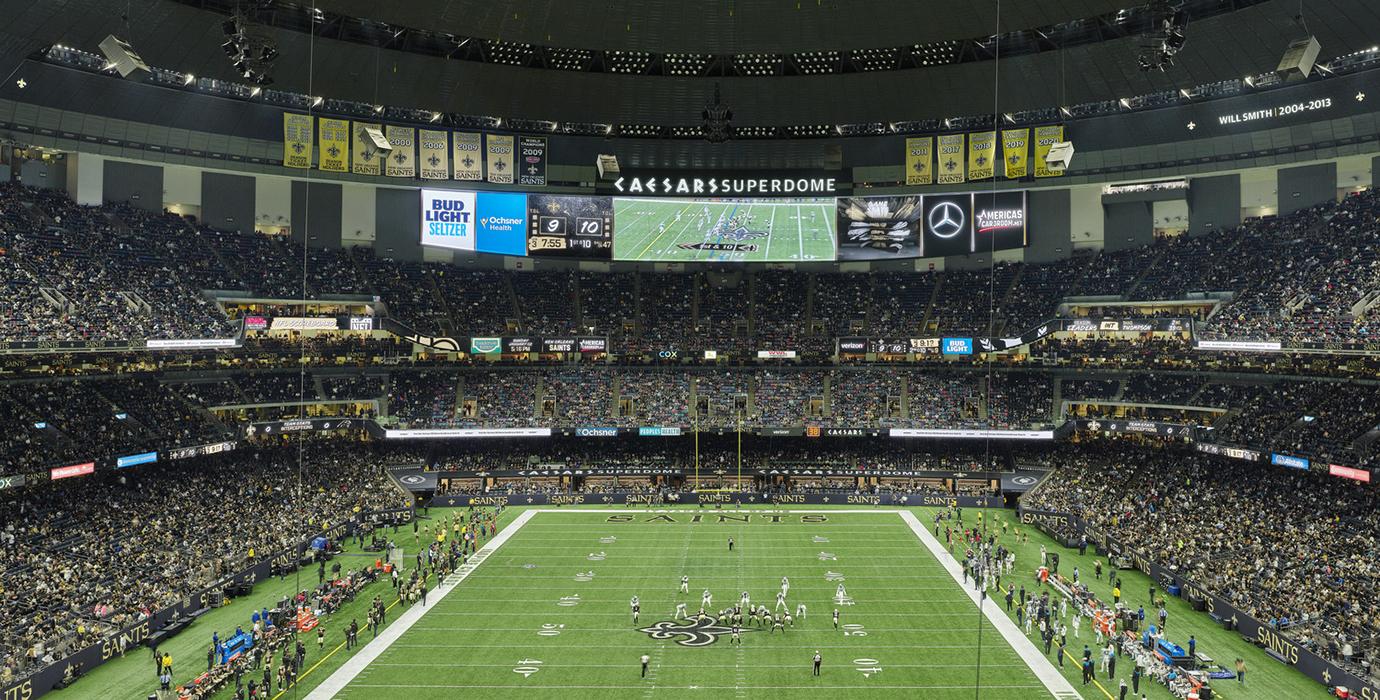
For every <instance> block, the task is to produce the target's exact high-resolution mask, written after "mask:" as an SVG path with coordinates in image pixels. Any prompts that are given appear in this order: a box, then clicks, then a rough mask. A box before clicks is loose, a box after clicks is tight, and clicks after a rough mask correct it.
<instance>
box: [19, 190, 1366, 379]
mask: <svg viewBox="0 0 1380 700" xmlns="http://www.w3.org/2000/svg"><path fill="white" fill-rule="evenodd" d="M1377 216H1380V197H1377V196H1376V194H1375V193H1374V190H1366V191H1363V192H1360V193H1356V194H1352V195H1350V196H1348V197H1346V198H1344V199H1343V200H1342V201H1341V202H1340V203H1337V204H1331V203H1329V204H1323V205H1318V206H1314V207H1311V208H1308V209H1304V210H1302V211H1299V212H1295V213H1292V214H1289V215H1286V216H1280V217H1267V218H1263V219H1257V220H1251V221H1248V222H1246V223H1245V224H1243V225H1241V226H1239V227H1235V228H1230V229H1223V230H1215V231H1210V232H1207V233H1205V234H1203V235H1201V236H1195V237H1191V238H1190V237H1187V236H1180V237H1176V238H1167V239H1162V240H1159V241H1157V242H1156V243H1155V244H1154V245H1151V246H1149V247H1145V248H1139V249H1133V250H1127V251H1115V252H1108V251H1103V252H1099V253H1096V254H1094V255H1091V256H1089V255H1088V254H1085V253H1082V252H1079V253H1078V254H1077V255H1076V256H1075V257H1073V258H1070V259H1065V260H1060V261H1054V262H1048V263H1041V264H1024V263H1001V264H998V265H996V266H995V267H993V268H992V269H990V270H952V271H941V272H934V271H931V272H926V273H919V274H914V273H912V274H905V273H896V272H887V273H877V274H861V273H829V272H821V273H788V272H783V271H772V270H765V271H760V272H758V271H751V270H744V271H736V272H732V273H721V272H697V273H688V274H685V273H611V274H607V275H597V274H593V273H585V272H581V273H578V274H576V273H571V272H560V271H550V272H548V271H538V272H505V271H498V270H474V269H460V268H456V267H453V266H450V265H445V264H441V263H423V262H406V261H398V260H393V259H389V258H385V257H379V256H377V255H376V254H375V253H374V252H373V251H372V250H370V249H367V248H349V249H339V250H321V249H313V248H310V247H302V246H300V244H298V243H297V242H294V241H291V240H285V239H282V238H276V237H273V236H269V235H266V234H261V233H255V232H248V233H242V232H237V231H219V230H215V229H213V228H210V227H207V226H205V225H196V224H194V223H192V222H190V221H188V220H187V219H185V218H183V217H180V216H177V215H175V214H171V213H163V214H156V213H150V212H146V211H142V210H139V209H136V208H134V207H131V206H129V205H127V204H106V205H103V206H100V207H86V206H79V205H76V204H74V203H73V202H72V201H71V200H70V199H68V198H67V197H66V196H65V195H63V194H61V193H59V192H55V191H52V190H43V189H32V188H24V187H22V186H20V185H17V184H13V183H6V184H4V185H3V186H0V249H3V253H0V269H3V271H4V272H5V273H6V274H5V275H4V278H5V280H6V284H5V285H4V287H3V288H0V295H2V296H0V306H3V308H4V309H5V310H6V311H7V312H8V313H5V314H3V315H2V318H0V340H31V339H40V338H41V339H48V340H52V339H84V340H85V339H127V338H131V337H134V338H149V337H167V338H197V337H224V336H226V335H227V334H230V333H233V332H234V328H233V326H232V325H231V324H230V323H229V322H228V321H227V319H226V318H225V316H224V314H223V313H222V312H220V311H219V310H218V309H217V307H216V305H215V304H214V303H213V302H211V301H210V300H209V299H208V298H207V297H206V296H204V295H203V294H202V290H229V291H236V292H239V293H248V294H251V295H255V296H260V297H268V298H278V299H293V298H301V297H302V296H303V295H304V294H305V295H306V296H307V297H308V298H320V297H321V295H323V294H364V295H372V296H377V297H379V298H380V300H381V301H383V302H384V304H386V306H387V309H388V312H389V314H390V315H391V316H392V317H394V318H396V319H397V320H399V321H401V322H403V323H404V324H405V325H407V326H409V327H412V328H414V329H417V330H419V331H421V332H423V333H437V332H446V333H449V334H451V335H454V336H468V335H477V336H494V335H505V334H507V335H512V334H536V335H541V334H548V335H549V334H557V335H569V334H571V333H575V332H581V331H583V332H596V333H600V334H606V335H609V336H610V337H612V338H613V339H614V340H615V345H613V346H612V347H613V349H614V350H615V351H617V352H633V353H656V352H659V351H661V350H667V349H678V350H688V349H718V350H720V351H737V352H740V353H741V352H750V351H752V350H754V349H763V348H768V347H772V348H777V347H780V346H785V345H789V346H790V348H789V349H797V350H800V351H802V352H811V353H821V354H824V353H828V351H829V350H831V349H832V342H833V338H835V337H838V336H843V335H859V334H875V335H899V336H903V337H904V336H908V335H914V334H917V333H921V332H940V333H946V334H948V333H953V334H970V335H985V334H988V333H991V334H1003V333H1004V334H1006V335H1011V334H1013V333H1019V332H1021V331H1023V330H1025V329H1028V328H1030V327H1033V326H1034V325H1035V324H1038V323H1040V322H1042V321H1044V320H1047V319H1049V318H1052V317H1053V316H1054V313H1055V310H1056V307H1057V306H1058V304H1059V303H1060V302H1061V300H1063V299H1064V298H1066V297H1070V296H1075V295H1111V296H1113V297H1119V298H1123V299H1130V300H1141V301H1155V300H1177V299H1183V298H1185V296H1186V295H1187V294H1189V293H1191V292H1201V291H1221V292H1232V293H1233V296H1232V297H1231V299H1230V301H1228V302H1226V303H1225V305H1224V306H1223V308H1222V309H1221V310H1220V312H1218V313H1215V314H1213V315H1212V316H1211V317H1210V318H1209V319H1208V320H1206V321H1205V322H1203V323H1202V324H1201V327H1200V332H1201V334H1202V335H1203V336H1205V337H1210V338H1248V339H1271V340H1283V341H1304V342H1367V341H1370V340H1373V339H1374V337H1375V331H1374V329H1373V327H1374V325H1375V324H1374V320H1375V313H1376V312H1375V310H1374V308H1366V307H1367V304H1362V303H1361V302H1363V301H1367V302H1368V301H1370V300H1371V297H1373V293H1374V292H1375V290H1376V287H1377V274H1380V254H1377V253H1376V252H1375V251H1376V250H1380V223H1378V222H1377ZM1228 259H1230V264H1226V261H1227V260H1228ZM304 263H305V272H306V279H303V269H304ZM1358 304H1359V306H1358ZM1353 307H1355V308H1358V309H1362V310H1361V311H1357V312H1353ZM591 329H592V331H591ZM691 346H693V348H692V347H691Z"/></svg>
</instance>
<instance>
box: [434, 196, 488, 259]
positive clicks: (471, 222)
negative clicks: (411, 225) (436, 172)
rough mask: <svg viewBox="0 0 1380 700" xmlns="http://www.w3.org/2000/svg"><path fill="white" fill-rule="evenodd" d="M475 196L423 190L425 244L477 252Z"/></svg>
mask: <svg viewBox="0 0 1380 700" xmlns="http://www.w3.org/2000/svg"><path fill="white" fill-rule="evenodd" d="M474 201H475V196H474V193H473V192H459V191H456V190H422V221H421V224H422V245H430V246H438V247H441V248H454V249H456V250H474V249H475V205H474Z"/></svg>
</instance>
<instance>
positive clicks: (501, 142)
mask: <svg viewBox="0 0 1380 700" xmlns="http://www.w3.org/2000/svg"><path fill="white" fill-rule="evenodd" d="M484 154H485V158H484V162H485V164H486V165H487V166H488V170H489V173H488V174H489V182H492V183H494V184H496V185H511V184H513V137H511V136H497V135H495V134H485V135H484Z"/></svg>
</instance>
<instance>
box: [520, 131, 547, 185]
mask: <svg viewBox="0 0 1380 700" xmlns="http://www.w3.org/2000/svg"><path fill="white" fill-rule="evenodd" d="M518 153H519V154H520V155H521V156H522V158H521V160H520V161H519V163H518V165H519V167H520V168H521V172H519V173H518V184H521V185H533V186H537V187H545V186H546V137H545V136H523V137H522V138H520V139H518Z"/></svg>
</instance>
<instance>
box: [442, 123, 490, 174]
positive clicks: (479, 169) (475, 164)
mask: <svg viewBox="0 0 1380 700" xmlns="http://www.w3.org/2000/svg"><path fill="white" fill-rule="evenodd" d="M450 146H451V149H452V151H453V153H454V157H452V158H451V160H453V161H455V179H457V180H470V181H473V182H478V181H480V180H483V179H484V135H483V134H480V133H479V132H476V131H457V132H455V133H453V134H451V135H450Z"/></svg>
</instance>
